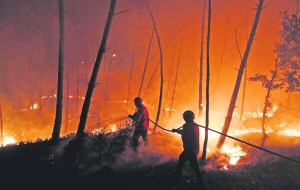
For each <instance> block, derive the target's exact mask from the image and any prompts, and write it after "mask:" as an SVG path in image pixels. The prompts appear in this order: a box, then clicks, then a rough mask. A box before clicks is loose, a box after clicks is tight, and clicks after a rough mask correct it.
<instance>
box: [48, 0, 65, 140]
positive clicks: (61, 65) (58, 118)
mask: <svg viewBox="0 0 300 190" xmlns="http://www.w3.org/2000/svg"><path fill="white" fill-rule="evenodd" d="M58 9H59V47H58V75H57V96H56V98H57V99H56V114H55V121H54V128H53V132H52V139H51V140H52V141H53V142H57V141H58V140H59V134H60V128H61V122H62V103H63V80H64V79H63V78H64V77H63V76H64V38H65V32H64V4H63V0H58Z"/></svg>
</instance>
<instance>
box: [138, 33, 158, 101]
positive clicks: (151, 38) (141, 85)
mask: <svg viewBox="0 0 300 190" xmlns="http://www.w3.org/2000/svg"><path fill="white" fill-rule="evenodd" d="M153 34H154V29H153V30H152V33H151V37H150V41H149V44H148V50H147V55H146V62H145V66H144V71H143V75H142V79H141V84H140V88H139V92H138V96H140V95H141V91H142V88H143V84H144V78H145V75H146V70H147V66H148V59H149V54H150V49H151V46H152V40H153Z"/></svg>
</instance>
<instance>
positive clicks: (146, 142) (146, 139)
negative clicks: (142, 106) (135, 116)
mask: <svg viewBox="0 0 300 190" xmlns="http://www.w3.org/2000/svg"><path fill="white" fill-rule="evenodd" d="M142 138H143V141H144V146H148V136H147V130H144V131H143V132H142Z"/></svg>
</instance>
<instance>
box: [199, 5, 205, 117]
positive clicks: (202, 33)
mask: <svg viewBox="0 0 300 190" xmlns="http://www.w3.org/2000/svg"><path fill="white" fill-rule="evenodd" d="M205 9H206V0H204V4H203V10H202V26H201V42H200V43H201V44H200V73H199V102H198V109H199V116H201V115H202V111H203V99H202V94H203V54H204V53H203V52H204V48H203V46H204V25H205V12H206V10H205Z"/></svg>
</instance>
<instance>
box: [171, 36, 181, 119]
mask: <svg viewBox="0 0 300 190" xmlns="http://www.w3.org/2000/svg"><path fill="white" fill-rule="evenodd" d="M182 36H183V35H181V41H180V47H179V56H178V60H177V66H176V73H175V82H174V87H173V92H172V99H171V106H170V113H169V118H170V117H171V113H172V109H173V104H174V98H175V90H176V86H177V80H178V72H179V65H180V59H181V47H182Z"/></svg>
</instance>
